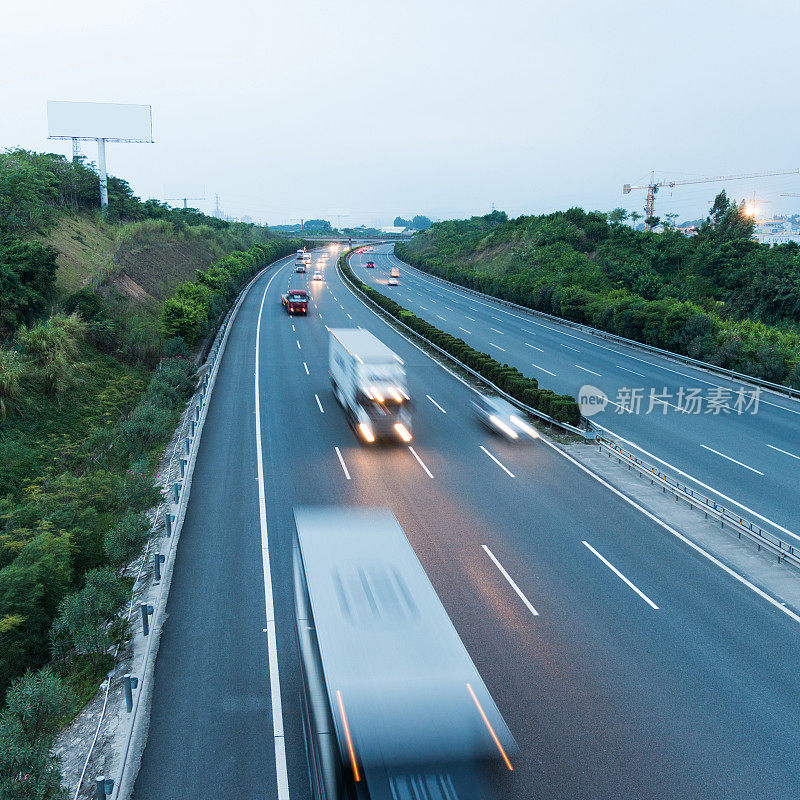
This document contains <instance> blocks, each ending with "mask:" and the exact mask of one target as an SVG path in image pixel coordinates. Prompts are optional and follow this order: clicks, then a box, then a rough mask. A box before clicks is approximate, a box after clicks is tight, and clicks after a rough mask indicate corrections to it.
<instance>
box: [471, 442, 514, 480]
mask: <svg viewBox="0 0 800 800" xmlns="http://www.w3.org/2000/svg"><path fill="white" fill-rule="evenodd" d="M480 448H481V450H483V452H484V453H486V455H487V456H489V458H491V459H492V461H494V463H495V464H497V466H498V467H500V469H502V470H503V472H505V473H506V474H508V475H510V476H511V477H512V478H514V477H516V476H515V475H514V473H513V472H512V471H511V470H510V469H509V468H508V467H506V466H504V465H503V464H502V463H501V462H500V461H498V460H497V459H496V458H495V457H494V456H493V455H492V454H491V453H490V452H489V451H488V450H487V449H486V448H485V447H484V446H483V445H480Z"/></svg>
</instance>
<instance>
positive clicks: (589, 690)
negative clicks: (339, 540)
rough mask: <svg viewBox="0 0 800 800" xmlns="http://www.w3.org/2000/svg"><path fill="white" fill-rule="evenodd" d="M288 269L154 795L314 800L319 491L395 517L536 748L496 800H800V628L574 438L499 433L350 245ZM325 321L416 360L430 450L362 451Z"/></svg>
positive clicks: (263, 293) (145, 796)
mask: <svg viewBox="0 0 800 800" xmlns="http://www.w3.org/2000/svg"><path fill="white" fill-rule="evenodd" d="M290 261H291V260H290V259H285V260H284V261H282V262H280V264H279V265H278V266H276V267H273V268H272V269H270V270H268V271H267V272H266V273H265V274H264V275H262V276H261V277H260V278H259V279H258V280H257V281H256V282H255V284H254V286H253V288H252V289H251V291H250V293H249V294H248V296H247V298H246V299H245V300H244V302H243V304H242V307H241V310H240V312H239V316H238V318H237V320H236V322H235V324H234V326H233V329H232V331H231V335H230V339H229V342H228V348H227V351H226V353H225V356H224V358H223V361H222V364H221V368H220V373H219V377H218V380H217V383H216V387H215V389H214V393H213V395H212V398H211V400H210V406H209V410H208V417H207V421H206V425H205V432H204V434H203V438H202V440H201V444H200V450H199V453H198V460H197V466H196V470H195V473H194V479H193V486H192V493H191V498H190V501H189V505H188V509H187V516H186V522H185V525H184V528H183V532H182V535H181V541H180V544H179V548H178V553H177V558H176V562H175V570H174V574H173V581H172V586H171V590H170V596H169V601H168V606H167V612H168V618H167V620H166V623H165V626H164V630H163V633H162V637H161V645H160V649H159V653H158V658H157V661H156V670H155V687H154V698H153V709H152V717H151V722H150V730H149V738H148V742H147V746H146V748H145V751H144V755H143V759H142V766H141V770H140V773H139V776H138V779H137V783H136V787H135V794H134V796H135V797H136V798H138V799H139V800H151V799H152V800H155V799H156V798H158V800H178V799H179V798H181V799H183V798H186V799H187V800H188V798H193V799H194V798H211V797H214V798H228V797H239V796H242V797H247V798H256V799H260V798H269V799H270V800H272V798H280V800H285V798H287V797H291V798H292V799H293V800H295V799H297V800H299V799H300V798H303V799H305V798H308V797H309V781H308V770H307V764H306V758H305V746H304V742H303V738H302V734H301V727H300V718H299V704H298V699H299V692H300V686H299V659H298V654H297V644H296V635H295V631H294V627H293V625H294V622H293V606H292V592H291V574H292V570H291V544H290V542H291V534H292V525H293V508H294V507H295V506H300V505H309V504H311V505H314V504H352V505H381V506H384V505H385V506H389V507H390V508H391V509H392V511H393V512H394V514H395V515H396V517H397V519H398V520H399V522H400V524H401V525H402V526H403V529H404V530H405V532H406V535H407V536H408V538H409V541H410V542H411V544H412V545H413V547H414V548H415V550H416V552H417V555H418V556H419V558H420V561H421V563H422V565H423V567H424V568H425V570H426V572H427V573H428V575H429V577H430V579H431V581H432V583H433V585H434V588H435V589H436V591H437V592H438V594H439V596H440V598H441V600H442V602H443V604H444V606H445V608H446V610H447V612H448V613H449V615H450V616H451V619H452V620H453V623H454V624H455V627H456V629H457V630H458V632H459V634H460V636H461V637H462V639H463V641H464V643H465V645H466V647H467V649H468V651H469V653H470V655H471V656H472V659H473V660H474V662H475V664H476V665H477V667H478V669H479V671H480V672H481V674H482V676H483V678H484V680H485V682H486V684H487V686H488V688H489V690H490V691H491V693H492V694H493V696H494V698H495V700H496V701H497V704H498V706H499V708H500V710H501V712H502V713H503V715H504V717H505V719H506V721H507V723H508V725H509V727H510V729H511V731H512V733H513V735H514V737H515V738H516V740H517V743H518V744H519V748H520V749H519V753H518V755H517V756H516V757H515V761H514V771H513V772H508V771H506V770H502V771H500V770H498V771H497V773H496V774H495V776H494V778H495V784H496V797H497V798H519V799H520V800H522V799H523V798H525V799H526V800H527V799H529V798H564V800H567V798H569V800H579V799H580V798H586V799H587V800H589V798H592V800H597V799H598V798H608V800H612V798H613V800H619V798H664V800H667V798H669V800H676V798H687V800H688V798H692V799H693V800H694V798H698V797H704V798H726V800H732V799H733V798H742V800H744V798H747V800H754V798H764V799H766V798H770V799H771V800H774V799H775V798H791V797H796V796H798V794H800V755H798V754H799V753H800V731H798V726H797V724H796V719H797V717H798V714H799V713H800V655H798V652H799V651H798V647H797V642H798V633H800V618H799V617H797V616H796V615H794V614H793V613H792V612H790V611H788V610H786V609H781V608H779V607H776V606H775V605H772V604H770V603H769V602H767V601H766V600H765V599H764V598H763V597H761V596H759V595H758V594H756V593H755V592H754V591H752V589H751V588H749V587H748V586H747V585H745V584H744V583H742V582H740V581H737V580H735V579H734V578H732V577H731V576H730V575H729V574H727V573H726V572H724V571H722V570H721V569H719V567H717V566H715V565H714V564H713V563H712V562H711V561H709V560H708V559H707V558H705V557H703V555H702V554H700V553H698V552H697V551H696V550H693V549H691V548H689V547H688V546H687V545H686V544H685V543H683V542H682V541H680V540H679V539H678V538H677V537H675V536H674V535H673V534H671V533H669V532H668V531H667V530H665V529H664V528H663V527H662V526H660V525H659V524H657V523H656V522H655V521H653V520H652V519H649V518H648V517H646V516H645V515H644V514H642V513H641V511H639V510H638V509H637V508H635V507H634V506H633V505H632V504H631V503H630V502H626V500H625V499H623V498H621V497H619V496H618V495H616V494H614V493H613V492H612V491H610V490H609V489H608V488H607V487H606V486H604V485H603V484H602V483H600V482H599V481H597V480H596V479H595V478H593V477H592V476H590V475H588V474H586V472H584V471H583V470H581V469H580V468H579V467H578V466H577V465H576V464H574V463H572V462H571V460H569V459H568V458H567V457H566V456H565V455H563V454H562V453H561V452H560V451H558V450H557V449H554V448H553V447H550V446H548V445H547V444H546V443H544V442H543V441H541V440H540V441H537V442H534V443H530V444H529V445H527V446H526V445H521V446H520V445H513V444H511V443H506V442H504V441H501V440H499V439H497V438H496V437H494V436H492V435H491V434H490V433H489V432H487V431H486V430H484V429H483V428H481V427H479V426H478V425H477V423H476V422H475V420H474V419H473V418H472V415H471V413H470V411H469V400H470V398H471V397H472V390H471V389H469V388H468V387H467V386H465V385H464V384H463V383H462V382H461V381H460V380H459V379H457V378H456V377H455V376H453V375H452V374H450V373H448V372H447V371H446V370H444V369H443V368H442V367H441V366H439V365H438V364H436V363H435V362H434V361H432V360H431V359H430V358H429V357H428V356H427V355H425V354H424V353H422V352H421V351H420V350H419V349H418V348H416V347H415V346H414V345H413V344H411V343H410V342H409V341H407V340H406V339H405V338H404V337H403V336H401V335H400V334H399V333H397V332H396V331H395V330H394V329H392V328H390V327H389V326H388V325H387V324H386V323H385V322H384V321H382V320H381V319H380V318H378V317H377V316H376V315H375V314H374V313H373V312H372V311H370V310H369V309H367V308H366V307H365V306H364V305H363V304H362V303H361V302H360V301H358V300H357V299H356V298H355V297H354V296H353V295H352V294H351V292H350V291H349V290H348V289H347V288H346V287H345V286H344V284H343V283H342V281H341V279H340V278H339V276H338V274H337V272H336V270H335V264H334V257H331V258H329V259H328V266H327V267H326V268H325V270H324V274H325V281H324V282H311V281H310V280H309V278H310V275H298V274H295V273H294V271H293V266H292V264H291V263H290ZM358 272H359V274H360V275H362V276H363V274H364V270H361V269H359V270H358ZM376 273H377V274H376V276H375V277H376V279H378V278H380V277H381V275H380V272H379V270H376ZM370 274H371V271H370ZM404 280H407V278H405V279H404ZM415 285H416V286H418V287H419V286H421V285H422V283H421V280H420V282H419V283H418V284H415ZM287 286H292V287H303V288H305V287H308V288H309V291H310V293H311V295H312V298H313V301H314V302H313V303H312V305H311V308H310V314H309V316H308V317H307V318H301V317H289V316H287V315H286V314H285V312H284V311H283V310H282V308H281V304H280V299H279V298H280V294H281V292H283V291H285V290H286V288H287ZM403 286H404V290H405V287H406V284H405V283H404V285H403ZM408 288H411V285H410V284H409V286H408ZM426 290H428V291H429V289H426ZM448 304H450V303H448ZM412 308H414V310H415V311H416V310H417V309H416V308H415V307H413V306H412ZM471 316H472V315H471ZM443 324H444V323H443ZM326 326H330V327H347V326H362V327H364V328H366V329H368V330H371V331H372V332H373V333H375V335H377V336H378V337H379V338H380V339H381V340H382V341H384V342H385V343H386V344H387V345H388V346H389V347H391V348H392V349H393V350H394V351H395V353H397V354H398V355H399V356H400V358H401V359H402V360H403V361H404V364H405V369H406V371H407V375H408V382H409V388H410V391H411V394H412V397H414V398H415V405H414V441H413V442H412V443H411V445H410V446H407V445H398V446H397V447H373V446H364V445H360V444H359V443H358V442H357V440H356V438H355V436H354V434H353V432H352V431H351V429H350V428H349V426H348V425H347V422H346V421H345V417H344V414H343V412H342V410H341V409H340V408H339V407H338V406H337V405H336V403H335V401H334V399H333V395H332V393H331V389H330V383H329V379H328V374H327V357H328V349H327V335H328V334H327V331H326ZM498 335H500V334H498ZM504 335H505V336H510V333H508V332H507V333H506V334H504ZM576 360H577V358H576ZM509 363H511V362H510V361H509ZM592 363H594V362H592ZM591 365H592V364H590V363H589V362H588V361H587V366H591ZM553 371H555V370H553ZM598 371H602V370H598ZM543 385H547V384H546V383H545V382H543ZM554 388H557V389H558V388H559V387H558V386H556V385H554ZM563 388H566V387H563ZM256 412H258V413H256ZM257 430H258V431H259V432H260V443H257V440H256V431H257ZM728 446H730V444H729V445H728ZM259 450H260V451H261V456H262V457H261V464H260V466H259V463H258V452H259ZM260 490H261V492H262V497H263V506H262V505H261V504H260V501H259V492H260ZM261 508H263V518H262V517H261V514H260V511H261ZM787 513H788V509H787ZM273 603H274V614H273V613H271V611H270V609H271V607H272V606H273ZM273 625H274V627H273ZM272 630H274V639H272V638H271V635H270V632H271V631H272ZM275 648H276V649H275ZM270 655H271V656H272V661H273V663H272V667H270ZM284 754H285V763H284Z"/></svg>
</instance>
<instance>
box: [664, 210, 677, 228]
mask: <svg viewBox="0 0 800 800" xmlns="http://www.w3.org/2000/svg"><path fill="white" fill-rule="evenodd" d="M664 216H665V217H666V218H667V222H666V224H665V225H664V227H665V228H674V227H675V220H676V219H678V215H677V214H676V213H675V212H674V211H673V212H672V213H671V214H665V215H664Z"/></svg>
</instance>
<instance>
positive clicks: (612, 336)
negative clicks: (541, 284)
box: [395, 256, 800, 399]
mask: <svg viewBox="0 0 800 800" xmlns="http://www.w3.org/2000/svg"><path fill="white" fill-rule="evenodd" d="M395 258H397V256H395ZM399 260H400V259H398V261H399ZM400 263H401V264H403V265H405V266H408V267H411V268H412V269H417V270H419V271H420V272H421V273H423V274H424V275H425V276H426V277H429V278H431V279H433V280H435V281H439V283H442V284H445V285H446V286H457V287H458V288H459V289H462V290H463V291H465V292H468V293H469V294H472V295H475V296H476V297H480V298H483V299H484V300H490V301H491V302H493V303H499V304H500V305H504V306H510V307H511V308H515V309H517V310H519V311H524V312H525V313H526V314H530V315H531V316H534V317H542V319H546V320H548V321H549V322H555V323H557V324H558V325H565V326H567V327H570V328H574V329H576V330H579V331H581V333H588V334H590V335H591V336H597V337H599V338H601V339H607V340H609V341H612V342H618V343H619V344H625V345H628V346H629V347H635V348H636V349H637V350H644V351H645V352H648V353H652V354H654V355H659V356H665V357H666V358H671V359H673V360H675V361H679V362H681V363H682V364H688V365H690V366H693V367H698V368H699V369H703V370H705V371H706V372H712V373H715V374H718V375H724V376H725V377H727V378H734V379H736V380H738V381H742V382H743V383H750V384H753V385H754V386H760V387H762V388H763V389H770V390H771V391H773V392H778V393H779V394H784V395H787V396H788V397H794V398H796V399H800V389H794V388H793V387H791V386H784V385H783V384H782V383H773V382H772V381H767V380H764V379H763V378H756V377H755V376H754V375H747V374H745V373H743V372H736V371H735V370H732V369H726V368H725V367H719V366H717V365H716V364H710V363H709V362H708V361H701V360H700V359H698V358H692V357H691V356H685V355H683V354H681V353H675V352H673V351H672V350H664V349H663V348H661V347H654V346H653V345H651V344H645V343H644V342H637V341H636V340H635V339H627V338H626V337H625V336H619V335H618V334H616V333H609V332H608V331H604V330H600V328H593V327H592V326H591V325H584V324H583V323H582V322H574V321H573V320H569V319H565V318H564V317H556V316H554V315H553V314H547V313H546V312H544V311H537V310H536V309H535V308H530V307H529V306H523V305H520V304H519V303H513V302H512V301H511V300H504V299H503V298H501V297H495V296H494V295H492V294H486V293H485V292H479V291H478V290H477V289H471V288H470V287H469V286H464V285H463V284H461V283H454V282H453V281H448V280H447V279H446V278H441V277H439V276H438V275H434V274H433V273H432V272H428V271H427V270H424V269H422V268H421V267H418V266H415V265H414V264H406V262H405V261H401V262H400Z"/></svg>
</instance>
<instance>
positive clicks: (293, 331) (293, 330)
mask: <svg viewBox="0 0 800 800" xmlns="http://www.w3.org/2000/svg"><path fill="white" fill-rule="evenodd" d="M292 333H296V331H295V329H294V325H292Z"/></svg>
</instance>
